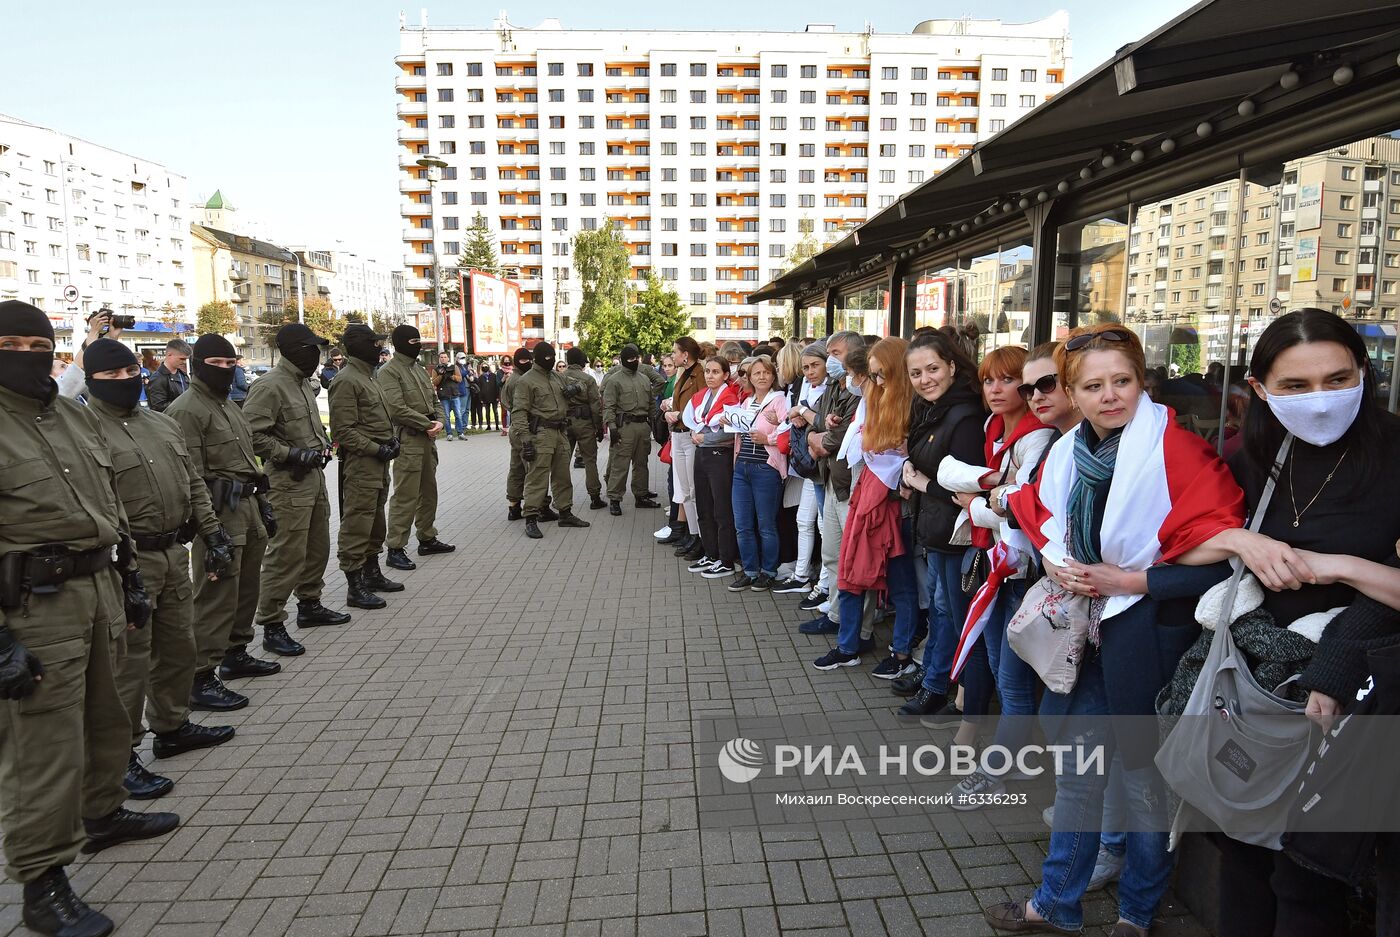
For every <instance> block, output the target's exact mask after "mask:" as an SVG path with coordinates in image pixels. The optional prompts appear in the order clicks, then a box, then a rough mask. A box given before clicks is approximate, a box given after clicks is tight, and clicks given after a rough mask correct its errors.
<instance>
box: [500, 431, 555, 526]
mask: <svg viewBox="0 0 1400 937" xmlns="http://www.w3.org/2000/svg"><path fill="white" fill-rule="evenodd" d="M506 412H507V413H509V412H510V411H509V410H507V411H506ZM525 432H526V431H525V427H523V426H522V427H519V428H516V427H514V426H512V427H510V428H509V429H508V430H507V433H508V435H509V436H510V469H509V470H508V471H507V472H506V501H507V502H509V503H510V504H519V503H520V502H522V501H524V500H525V470H526V468H527V466H526V465H525V460H524V459H522V458H521V457H520V447H521V446H522V445H523V444H524V443H523V441H522V439H523V437H524V435H525ZM544 503H545V506H546V507H547V506H548V505H549V494H548V492H546V493H545V496H544Z"/></svg>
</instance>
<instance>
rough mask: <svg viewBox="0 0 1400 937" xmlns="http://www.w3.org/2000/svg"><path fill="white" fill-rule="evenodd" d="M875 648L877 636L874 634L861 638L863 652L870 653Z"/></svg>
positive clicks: (861, 650)
mask: <svg viewBox="0 0 1400 937" xmlns="http://www.w3.org/2000/svg"><path fill="white" fill-rule="evenodd" d="M873 650H875V637H874V636H873V635H872V636H871V637H868V638H861V639H860V652H861V653H862V654H869V653H870V652H871V651H873Z"/></svg>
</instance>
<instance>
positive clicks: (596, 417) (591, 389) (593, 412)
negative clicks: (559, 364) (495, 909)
mask: <svg viewBox="0 0 1400 937" xmlns="http://www.w3.org/2000/svg"><path fill="white" fill-rule="evenodd" d="M570 384H576V385H578V386H579V388H580V393H578V394H577V395H576V396H573V397H570V396H568V394H565V402H566V403H567V404H568V405H569V410H570V411H571V412H570V414H569V419H571V420H574V421H575V422H576V423H577V422H579V421H582V422H585V423H587V424H589V426H591V427H592V429H591V430H590V433H600V432H602V430H603V395H602V394H601V393H600V392H599V390H598V382H597V381H596V380H594V378H593V375H591V374H589V373H588V372H587V371H585V370H584V369H583V368H581V367H579V366H578V365H576V364H571V365H569V367H568V370H566V371H565V372H564V389H565V390H566V391H567V390H568V388H569V385H570ZM583 407H586V408H587V409H588V411H589V412H588V415H587V416H582V415H575V414H581V413H582V410H581V409H579V408H583Z"/></svg>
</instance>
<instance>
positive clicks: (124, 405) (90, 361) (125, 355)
mask: <svg viewBox="0 0 1400 937" xmlns="http://www.w3.org/2000/svg"><path fill="white" fill-rule="evenodd" d="M135 363H136V354H135V352H133V351H132V350H131V349H130V348H127V347H126V346H125V345H123V344H122V343H121V342H118V341H113V340H112V339H110V338H99V339H98V340H97V341H95V342H93V343H92V344H91V345H89V346H87V348H85V349H84V350H83V370H84V371H85V372H87V388H88V396H90V397H96V398H97V399H98V400H101V401H102V402H103V403H109V404H111V405H112V406H114V407H116V408H117V409H118V410H135V409H136V406H137V405H138V404H139V403H140V402H141V375H139V374H138V375H136V376H135V377H118V378H112V379H109V380H99V379H97V378H94V377H93V375H94V374H101V373H102V372H103V371H119V370H122V369H125V368H129V367H131V366H132V365H133V364H135Z"/></svg>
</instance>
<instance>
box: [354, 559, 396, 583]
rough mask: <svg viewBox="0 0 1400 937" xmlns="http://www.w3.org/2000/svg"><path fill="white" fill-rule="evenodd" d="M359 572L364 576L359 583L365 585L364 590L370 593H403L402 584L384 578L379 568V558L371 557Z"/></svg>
mask: <svg viewBox="0 0 1400 937" xmlns="http://www.w3.org/2000/svg"><path fill="white" fill-rule="evenodd" d="M360 572H361V573H363V574H364V575H363V578H362V579H361V581H362V582H363V583H364V584H365V588H366V589H368V590H369V591H371V592H402V591H403V583H401V582H394V580H392V579H385V578H384V571H383V570H382V569H380V568H379V557H377V556H375V557H372V558H371V559H370V561H369V562H368V563H366V564H365V565H364V569H362V570H360Z"/></svg>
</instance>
